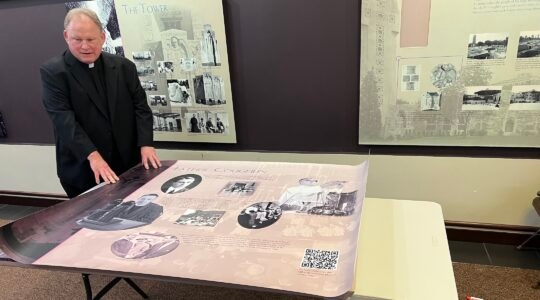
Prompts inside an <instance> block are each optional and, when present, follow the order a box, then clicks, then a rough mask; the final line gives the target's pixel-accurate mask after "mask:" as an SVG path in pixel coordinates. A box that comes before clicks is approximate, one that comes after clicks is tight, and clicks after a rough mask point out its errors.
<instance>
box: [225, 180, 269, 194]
mask: <svg viewBox="0 0 540 300" xmlns="http://www.w3.org/2000/svg"><path fill="white" fill-rule="evenodd" d="M258 185H259V183H258V182H256V181H231V182H228V183H227V184H226V185H225V186H224V187H223V189H222V190H221V191H220V192H219V194H220V195H223V196H251V195H253V193H255V191H256V190H257V186H258Z"/></svg>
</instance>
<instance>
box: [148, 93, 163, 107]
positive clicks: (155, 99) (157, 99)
mask: <svg viewBox="0 0 540 300" xmlns="http://www.w3.org/2000/svg"><path fill="white" fill-rule="evenodd" d="M148 98H149V99H150V106H167V98H165V95H149V96H148Z"/></svg>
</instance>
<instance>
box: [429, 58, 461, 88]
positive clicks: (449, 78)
mask: <svg viewBox="0 0 540 300" xmlns="http://www.w3.org/2000/svg"><path fill="white" fill-rule="evenodd" d="M456 79H457V71H456V68H455V67H454V65H453V64H438V65H436V66H435V67H433V69H431V83H432V84H433V86H435V87H436V88H440V89H442V88H445V87H447V86H450V85H452V84H453V83H454V82H455V81H456Z"/></svg>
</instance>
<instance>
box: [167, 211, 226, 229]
mask: <svg viewBox="0 0 540 300" xmlns="http://www.w3.org/2000/svg"><path fill="white" fill-rule="evenodd" d="M224 214H225V211H223V210H198V209H187V210H186V211H185V212H184V214H182V215H181V216H180V218H178V220H176V221H175V222H174V224H178V225H188V226H206V227H215V226H216V225H217V223H218V222H219V220H220V219H221V217H223V215H224Z"/></svg>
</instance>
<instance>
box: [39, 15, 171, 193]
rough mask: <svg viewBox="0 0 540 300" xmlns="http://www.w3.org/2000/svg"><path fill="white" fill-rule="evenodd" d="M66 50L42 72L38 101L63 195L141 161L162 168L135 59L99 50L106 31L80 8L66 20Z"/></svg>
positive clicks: (112, 180)
mask: <svg viewBox="0 0 540 300" xmlns="http://www.w3.org/2000/svg"><path fill="white" fill-rule="evenodd" d="M64 39H65V40H66V43H67V45H68V50H67V51H65V52H64V53H63V54H62V55H60V56H57V57H54V58H52V59H50V60H49V61H47V62H46V63H44V64H43V65H42V67H41V69H40V71H41V79H42V84H43V104H44V106H45V109H46V110H47V112H48V113H49V116H50V117H51V120H52V123H53V127H54V131H55V138H56V160H57V173H58V177H59V178H60V183H61V184H62V186H63V188H64V190H65V191H66V193H67V195H68V196H69V197H70V198H71V197H75V196H77V195H79V194H80V193H82V192H84V191H86V190H88V189H89V188H91V187H92V186H94V185H95V184H97V183H99V182H100V181H101V180H103V181H105V182H107V183H115V182H117V181H118V176H117V175H119V174H121V173H123V172H124V171H126V170H127V169H129V168H131V167H133V166H135V165H136V164H138V163H139V162H142V164H143V165H144V167H145V168H147V169H148V168H149V167H150V166H152V167H154V168H157V167H159V166H161V163H160V160H159V158H158V156H157V154H156V151H155V149H154V147H153V146H152V143H153V130H152V112H151V110H150V108H149V107H148V103H147V102H146V93H145V92H144V90H143V88H142V87H141V84H140V81H139V78H138V77H137V70H136V67H135V64H133V63H132V62H131V61H129V60H128V59H125V58H123V57H120V56H116V55H112V54H108V53H102V50H101V49H102V46H103V44H104V42H105V32H104V31H103V27H102V25H101V22H100V20H99V18H98V17H97V15H96V14H95V13H94V12H93V11H91V10H89V9H85V8H77V9H73V10H71V11H69V12H68V14H67V15H66V18H65V20H64Z"/></svg>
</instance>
